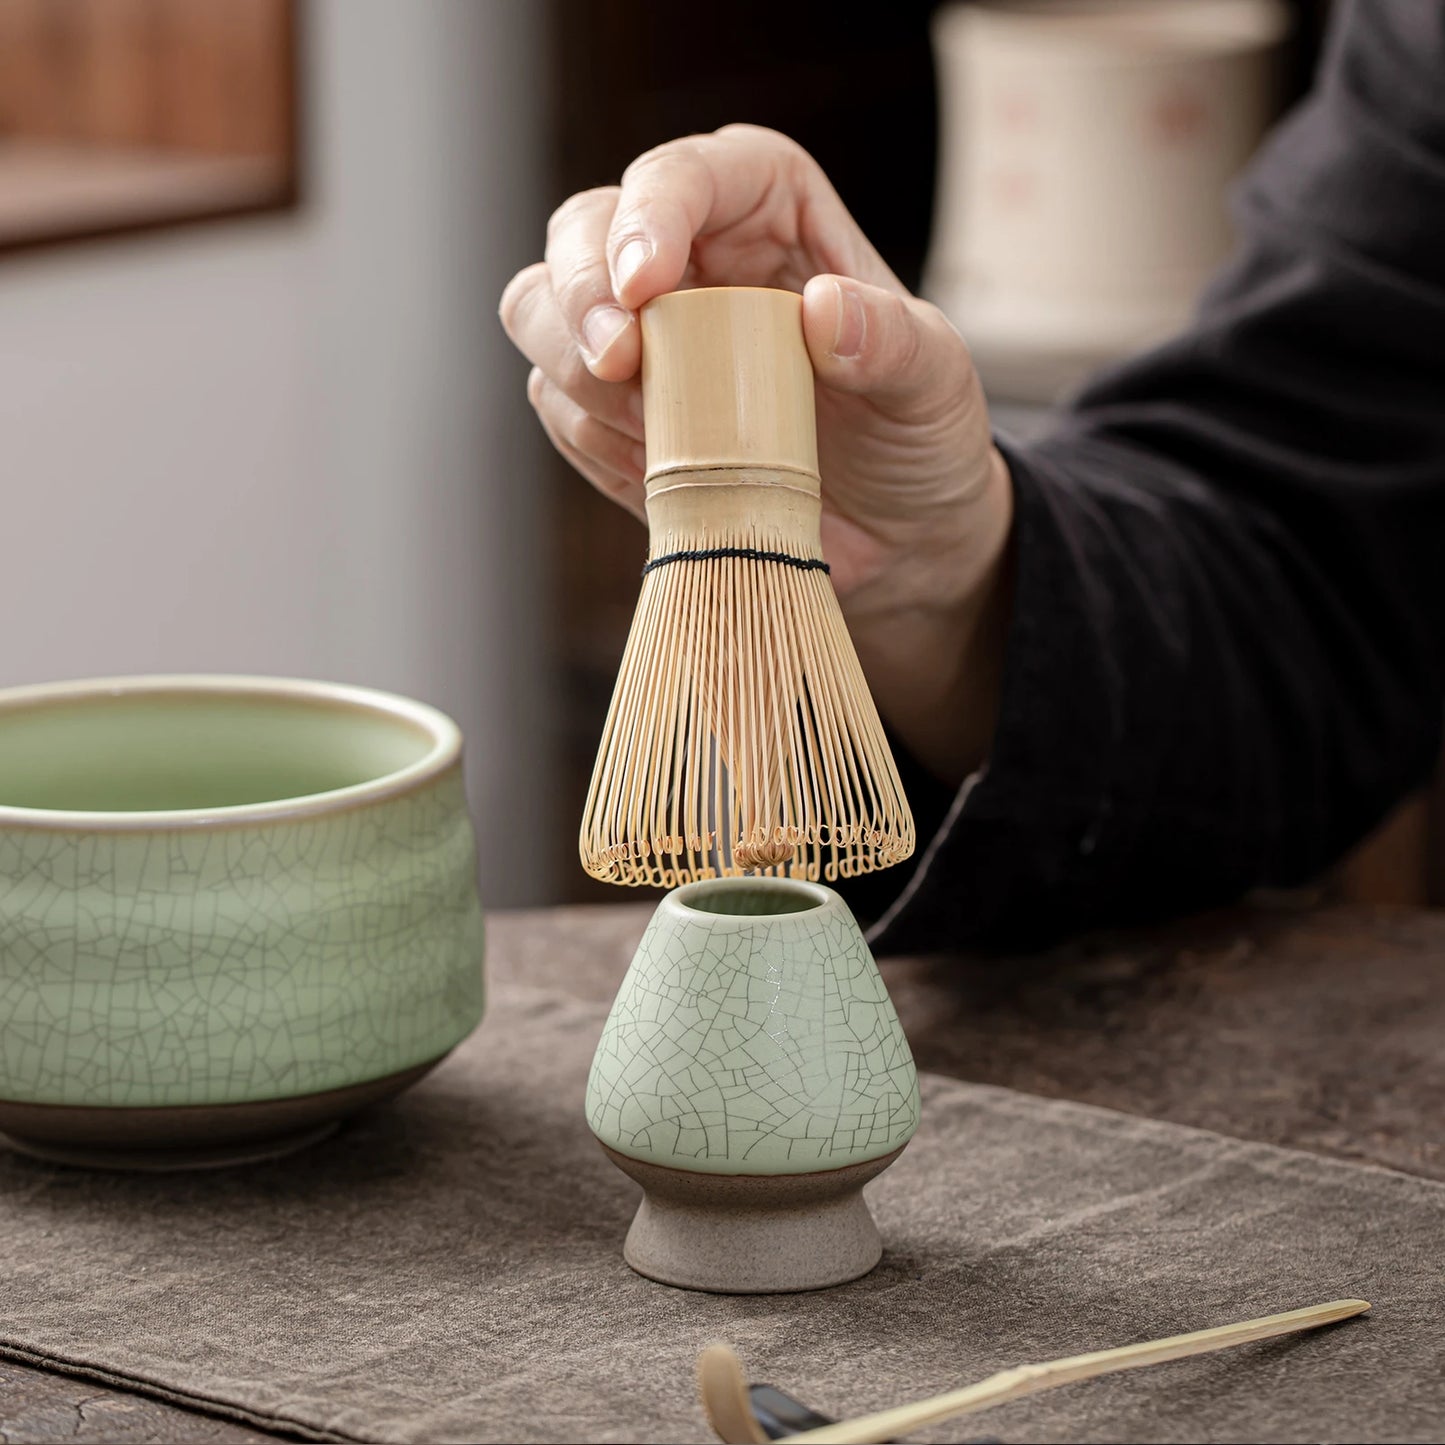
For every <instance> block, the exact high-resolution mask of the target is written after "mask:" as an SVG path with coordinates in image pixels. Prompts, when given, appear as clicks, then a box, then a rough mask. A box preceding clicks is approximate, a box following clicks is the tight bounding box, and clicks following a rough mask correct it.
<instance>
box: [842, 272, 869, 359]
mask: <svg viewBox="0 0 1445 1445" xmlns="http://www.w3.org/2000/svg"><path fill="white" fill-rule="evenodd" d="M833 285H834V286H835V287H837V290H838V329H837V330H836V331H835V332H834V333H833V355H834V356H836V357H837V358H838V360H839V361H851V360H852V359H853V358H854V357H855V356H858V355H860V354H861V352H862V350H863V343H864V341H865V340H866V339H867V336H868V314H867V312H865V311H864V310H863V302H862V299H861V298H860V297H859V295H858V293H857V292H856V291H853V290H850V289H849V288H848V287H847V286H844V285H842V284H841V283H840V282H838V281H835V282H833Z"/></svg>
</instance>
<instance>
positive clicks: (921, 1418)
mask: <svg viewBox="0 0 1445 1445" xmlns="http://www.w3.org/2000/svg"><path fill="white" fill-rule="evenodd" d="M1369 1308H1370V1305H1369V1302H1368V1301H1367V1300H1362V1299H1338V1300H1331V1301H1330V1302H1329V1303H1328V1304H1322V1305H1311V1306H1309V1307H1308V1308H1307V1309H1301V1310H1288V1311H1286V1312H1285V1313H1284V1314H1279V1315H1266V1316H1265V1317H1264V1318H1263V1319H1257V1320H1244V1321H1242V1322H1241V1323H1240V1324H1235V1325H1219V1326H1218V1327H1216V1328H1215V1329H1211V1330H1195V1331H1194V1332H1193V1333H1192V1334H1187V1335H1170V1336H1169V1337H1168V1338H1167V1339H1162V1340H1147V1341H1145V1342H1144V1343H1142V1344H1137V1345H1123V1346H1120V1347H1119V1348H1118V1349H1113V1350H1096V1351H1094V1352H1093V1353H1092V1354H1087V1355H1070V1356H1069V1357H1068V1358H1066V1359H1062V1360H1051V1361H1050V1362H1049V1363H1048V1364H1043V1365H1020V1366H1018V1367H1016V1368H1015V1369H1012V1370H1003V1371H1001V1372H1000V1373H999V1374H997V1375H990V1376H989V1378H988V1379H986V1380H981V1381H979V1383H978V1384H976V1385H968V1386H965V1387H964V1388H963V1389H961V1390H950V1391H949V1392H948V1393H947V1394H944V1395H935V1396H934V1397H933V1398H932V1399H929V1400H920V1401H918V1403H917V1404H913V1405H900V1406H898V1407H897V1408H896V1409H892V1410H880V1411H878V1412H877V1413H876V1414H873V1415H860V1416H859V1417H858V1418H857V1419H855V1420H843V1421H841V1422H840V1423H838V1424H836V1425H825V1426H823V1427H822V1428H821V1429H817V1430H805V1431H803V1432H801V1433H800V1434H797V1435H792V1436H790V1437H789V1438H790V1439H793V1440H808V1441H813V1442H816V1445H824V1442H825V1441H826V1442H834V1441H836V1442H840V1445H841V1442H866V1441H883V1440H892V1439H896V1438H898V1437H899V1436H902V1435H907V1434H908V1433H909V1432H910V1431H913V1430H918V1429H921V1428H922V1427H923V1426H924V1425H931V1424H934V1423H935V1422H937V1421H939V1420H947V1419H951V1418H953V1417H954V1416H958V1415H968V1414H972V1413H973V1411H975V1410H985V1409H987V1408H988V1407H989V1406H990V1405H1001V1404H1003V1403H1004V1401H1005V1400H1017V1399H1018V1398H1019V1397H1020V1396H1023V1395H1034V1394H1037V1393H1038V1392H1039V1391H1041V1390H1053V1389H1056V1388H1057V1387H1058V1386H1059V1385H1070V1384H1072V1383H1073V1382H1074V1381H1075V1380H1091V1379H1093V1378H1094V1376H1096V1375H1111V1374H1113V1373H1115V1372H1116V1371H1118V1370H1137V1369H1139V1368H1140V1367H1141V1366H1144V1365H1162V1364H1164V1363H1165V1362H1166V1361H1168V1360H1182V1359H1184V1358H1186V1357H1187V1356H1189V1355H1206V1354H1209V1353H1210V1352H1211V1351H1213V1350H1227V1349H1229V1348H1230V1346H1232V1345H1247V1344H1249V1343H1251V1342H1252V1341H1254V1340H1267V1339H1270V1338H1271V1337H1272V1336H1274V1335H1287V1334H1290V1333H1291V1332H1293V1331H1295V1330H1312V1329H1316V1328H1318V1327H1319V1326H1320V1325H1329V1324H1334V1323H1335V1321H1337V1320H1345V1319H1349V1318H1350V1316H1351V1315H1359V1314H1364V1312H1365V1311H1366V1310H1367V1309H1369ZM697 1377H698V1386H699V1389H700V1390H701V1392H702V1403H703V1408H704V1409H705V1410H706V1411H707V1415H708V1419H709V1420H710V1421H711V1422H712V1428H713V1430H714V1431H715V1432H716V1434H717V1437H718V1439H719V1440H723V1441H727V1442H729V1445H766V1442H767V1440H768V1436H767V1434H766V1433H765V1432H764V1430H763V1428H762V1426H761V1425H760V1424H759V1423H758V1419H757V1416H756V1415H755V1414H754V1413H753V1409H752V1404H751V1401H750V1399H749V1396H748V1386H747V1380H746V1378H745V1377H744V1375H743V1370H742V1365H741V1364H740V1363H739V1361H738V1357H737V1356H736V1355H735V1354H734V1353H733V1352H732V1350H731V1349H730V1348H729V1347H728V1346H727V1345H709V1346H708V1347H707V1349H705V1350H704V1351H703V1352H702V1354H701V1355H699V1356H698V1361H697Z"/></svg>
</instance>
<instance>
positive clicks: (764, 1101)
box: [587, 878, 918, 1175]
mask: <svg viewBox="0 0 1445 1445" xmlns="http://www.w3.org/2000/svg"><path fill="white" fill-rule="evenodd" d="M756 886H757V885H756V884H755V883H754V881H753V880H751V879H747V878H738V879H728V880H724V881H723V882H722V883H721V884H716V883H714V884H694V885H692V886H691V887H690V888H688V889H682V890H679V892H680V893H682V894H684V895H687V894H691V893H693V891H694V890H696V889H701V888H718V887H735V888H739V889H748V888H754V887H756ZM767 886H769V887H771V888H774V889H779V888H788V887H800V886H801V887H808V885H794V884H787V883H782V882H773V883H770V884H769V885H767ZM809 891H810V892H811V893H812V894H814V895H819V896H823V897H824V901H823V902H822V903H821V905H820V906H818V907H815V908H812V909H811V910H809V911H807V912H797V913H783V914H775V915H771V916H748V915H743V916H738V915H730V914H719V913H703V912H697V911H694V910H693V909H690V908H688V907H686V906H685V905H684V904H683V903H682V902H680V901H679V899H678V894H677V893H674V894H670V895H669V896H668V897H667V898H665V899H664V900H663V901H662V903H661V904H660V905H659V906H658V909H657V912H656V913H655V914H654V915H653V919H652V922H651V924H650V925H649V927H648V930H647V933H646V934H645V936H644V937H643V940H642V943H641V946H640V947H639V948H638V951H637V955H636V957H635V958H634V959H633V962H632V966H631V968H630V969H629V970H628V972H627V976H626V978H625V979H624V980H623V983H622V987H621V990H620V991H619V993H618V995H617V999H616V1002H615V1003H614V1004H613V1006H612V1012H611V1014H610V1015H609V1016H608V1019H607V1024H606V1027H605V1029H604V1031H603V1035H602V1040H601V1042H600V1043H599V1044H598V1047H597V1053H596V1056H595V1058H594V1060H593V1064H592V1073H591V1077H590V1078H589V1080H588V1086H587V1118H588V1122H589V1124H590V1125H591V1128H592V1131H593V1133H594V1134H596V1135H597V1137H598V1138H599V1139H601V1140H602V1142H603V1143H605V1144H607V1145H608V1146H609V1147H611V1148H612V1149H615V1150H616V1151H617V1152H618V1153H620V1154H625V1155H628V1156H630V1157H632V1158H634V1159H641V1160H644V1161H647V1162H649V1163H653V1164H662V1165H667V1166H670V1167H672V1168H677V1169H688V1170H693V1171H698V1172H703V1173H713V1174H760V1175H766V1174H799V1173H811V1172H814V1171H817V1170H823V1169H838V1168H841V1167H843V1166H844V1165H849V1164H858V1163H861V1162H863V1161H865V1160H870V1159H877V1158H880V1157H881V1156H883V1155H885V1154H888V1153H891V1152H892V1151H893V1150H894V1149H897V1148H899V1147H900V1146H901V1145H903V1144H904V1143H906V1142H907V1141H908V1139H909V1138H910V1137H912V1134H913V1132H914V1130H915V1129H916V1128H917V1127H918V1076H917V1073H916V1071H915V1069H914V1065H913V1056H912V1054H911V1053H910V1052H909V1048H908V1041H907V1039H906V1038H905V1037H904V1034H903V1030H902V1027H901V1026H900V1025H899V1022H898V1016H897V1014H896V1013H895V1012H894V1010H893V1004H892V1001H891V1000H890V999H889V997H888V991H887V989H886V988H885V987H884V984H883V979H882V977H881V976H880V975H879V972H878V968H877V965H876V964H875V963H874V961H873V956H872V954H871V953H869V951H868V946H867V944H866V943H865V942H864V941H863V936H862V934H861V933H860V932H859V930H858V926H857V924H856V923H855V922H854V921H853V917H852V915H851V914H850V913H849V911H848V909H847V906H846V905H845V904H844V902H843V900H842V899H841V898H839V897H838V895H837V894H836V893H834V892H833V891H832V890H831V889H827V888H820V887H817V886H816V885H814V886H812V887H811V888H810V890H809Z"/></svg>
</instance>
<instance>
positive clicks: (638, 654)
mask: <svg viewBox="0 0 1445 1445" xmlns="http://www.w3.org/2000/svg"><path fill="white" fill-rule="evenodd" d="M642 348H643V349H642V394H643V408H644V418H645V426H646V434H647V478H646V487H647V518H648V528H649V534H650V540H649V549H648V560H647V565H646V567H645V568H644V569H643V579H642V595H641V597H640V599H639V600H638V604H637V613H636V616H635V617H634V619H633V623H632V631H631V633H630V635H629V636H628V639H627V649H626V651H625V653H624V654H623V658H622V666H621V670H620V672H619V675H618V679H617V687H616V690H615V691H614V693H613V696H612V705H611V708H610V709H609V711H608V714H607V722H606V726H605V727H604V729H603V733H602V742H601V745H600V747H599V749H598V754H597V765H596V768H595V769H594V771H593V774H592V784H591V787H590V789H589V791H588V795H587V806H586V810H585V812H584V814H583V818H582V834H581V852H582V863H583V866H584V867H585V868H586V869H587V871H588V872H589V873H590V874H592V875H593V876H594V877H596V878H602V879H606V880H608V881H609V882H613V883H626V884H641V883H648V884H654V885H658V886H661V887H664V888H671V887H674V886H676V885H677V884H681V883H688V882H692V881H694V880H696V879H701V878H714V877H718V876H719V875H731V874H737V873H743V872H749V871H761V872H765V873H770V874H775V875H787V876H795V877H806V878H810V879H814V880H816V879H818V878H819V877H822V878H825V879H828V880H833V879H836V878H839V877H845V878H846V877H849V876H851V875H853V874H856V873H866V872H869V871H871V870H873V869H875V868H886V867H888V866H889V865H890V864H893V863H898V862H900V861H901V860H902V859H904V858H906V857H908V855H909V854H910V853H911V852H912V851H913V835H914V830H913V816H912V814H911V812H910V811H909V807H908V802H907V799H906V798H905V797H904V795H903V787H902V784H901V783H900V782H899V779H898V770H897V768H896V767H895V765H894V762H893V756H892V753H891V751H890V750H889V746H888V741H887V738H886V737H885V735H884V732H883V727H882V724H881V723H880V722H879V719H878V711H877V709H876V708H875V707H874V705H873V699H872V698H871V697H870V696H869V693H868V686H867V683H866V682H865V681H864V679H863V672H862V669H861V667H860V666H859V663H858V657H857V654H856V653H855V652H854V650H853V644H852V642H851V640H850V639H849V637H848V633H847V630H846V628H845V627H844V624H843V617H842V614H841V613H840V611H839V609H838V600H837V598H836V597H835V596H834V593H833V587H832V584H831V582H830V581H829V579H828V569H827V565H826V563H825V562H824V561H823V553H822V547H821V544H820V541H819V535H818V525H819V516H820V513H821V502H820V500H819V479H818V447H817V434H816V428H815V422H814V414H813V371H812V365H811V363H810V362H809V359H808V352H807V347H806V345H805V343H804V341H803V326H802V300H801V298H800V297H799V296H797V295H795V294H793V293H792V292H787V291H770V290H760V289H754V288H733V287H725V288H717V289H710V290H698V291H677V292H673V293H672V294H670V295H667V296H660V297H658V298H657V299H656V300H655V301H652V302H650V303H649V304H648V305H647V306H645V307H643V309H642Z"/></svg>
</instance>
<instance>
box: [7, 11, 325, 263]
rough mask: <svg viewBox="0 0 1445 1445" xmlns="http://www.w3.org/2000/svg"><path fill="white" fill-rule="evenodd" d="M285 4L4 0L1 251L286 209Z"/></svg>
mask: <svg viewBox="0 0 1445 1445" xmlns="http://www.w3.org/2000/svg"><path fill="white" fill-rule="evenodd" d="M296 11H297V7H296V6H295V5H294V4H293V3H292V0H0V252H8V251H18V250H28V249H32V248H34V247H37V246H48V245H52V244H55V243H57V242H62V241H76V240H88V239H92V238H95V237H100V236H115V235H122V234H129V233H134V232H137V231H146V230H154V229H156V228H159V227H169V226H176V225H181V224H191V223H195V222H199V221H214V220H218V219H222V218H227V217H233V216H239V215H246V214H251V213H255V212H260V211H274V210H278V209H283V208H286V207H290V206H293V205H294V204H295V203H296V201H297V198H298V195H299V191H300V178H299V157H298V141H297V135H298V125H297V108H298V96H297V49H298V34H297V30H298V17H297V13H296Z"/></svg>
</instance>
